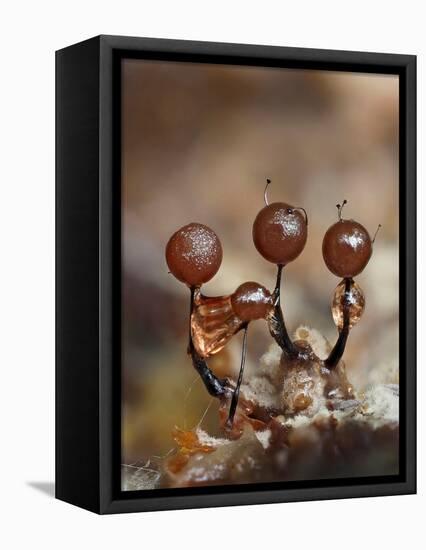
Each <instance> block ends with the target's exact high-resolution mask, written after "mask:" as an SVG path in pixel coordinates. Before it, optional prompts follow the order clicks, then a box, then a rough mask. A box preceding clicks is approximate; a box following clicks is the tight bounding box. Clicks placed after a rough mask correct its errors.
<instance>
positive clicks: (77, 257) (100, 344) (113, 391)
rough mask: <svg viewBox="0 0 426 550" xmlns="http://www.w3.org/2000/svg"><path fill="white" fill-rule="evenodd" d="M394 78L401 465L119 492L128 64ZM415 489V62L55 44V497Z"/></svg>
mask: <svg viewBox="0 0 426 550" xmlns="http://www.w3.org/2000/svg"><path fill="white" fill-rule="evenodd" d="M128 57H137V58H142V59H163V60H175V61H179V60H180V61H197V62H202V63H225V64H238V65H260V66H269V67H291V68H302V69H323V70H333V71H352V72H364V73H384V74H397V75H398V76H399V90H400V94H399V95H400V115H399V116H400V120H399V122H400V146H399V159H400V160H399V162H400V173H399V176H400V178H399V182H400V185H399V188H400V252H401V253H400V266H399V267H400V473H399V475H398V476H380V477H375V478H358V479H347V478H346V479H339V480H337V479H336V480H320V481H309V482H308V481H301V482H285V483H280V482H277V483H273V484H271V483H269V484H254V485H248V486H240V485H236V486H226V487H206V488H202V489H201V488H185V489H156V490H147V491H137V492H133V491H131V492H126V493H124V492H121V491H120V480H119V477H120V462H121V461H120V452H121V443H120V411H121V403H120V322H121V321H120V319H121V315H120V307H121V304H120V271H121V256H120V243H121V237H120V214H121V212H120V210H121V208H120V198H121V194H120V60H121V59H122V58H128ZM415 492H416V57H415V56H413V55H396V54H383V53H365V52H349V51H332V50H313V49H301V48H283V47H273V46H253V45H240V44H222V43H209V42H190V41H180V40H163V39H151V38H130V37H119V36H98V37H95V38H92V39H90V40H87V41H84V42H81V43H79V44H76V45H73V46H70V47H67V48H64V49H62V50H59V51H58V52H56V498H58V499H61V500H64V501H67V502H70V503H72V504H75V505H77V506H81V507H83V508H86V509H88V510H91V511H93V512H97V513H101V514H104V513H117V512H136V511H147V510H167V509H177V508H195V507H208V506H229V505H237V504H259V503H271V502H289V501H301V500H314V499H316V500H318V499H333V498H350V497H367V496H380V495H397V494H408V493H415Z"/></svg>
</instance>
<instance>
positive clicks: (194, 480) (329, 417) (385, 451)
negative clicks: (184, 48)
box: [124, 326, 399, 489]
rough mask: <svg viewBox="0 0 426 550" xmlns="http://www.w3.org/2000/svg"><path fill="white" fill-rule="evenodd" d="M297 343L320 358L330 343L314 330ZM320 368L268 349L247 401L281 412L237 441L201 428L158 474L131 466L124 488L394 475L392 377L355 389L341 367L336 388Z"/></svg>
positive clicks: (245, 393)
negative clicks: (190, 444) (300, 406)
mask: <svg viewBox="0 0 426 550" xmlns="http://www.w3.org/2000/svg"><path fill="white" fill-rule="evenodd" d="M295 340H296V341H298V342H302V341H304V342H305V343H308V344H309V346H310V348H311V349H312V351H313V352H314V354H315V356H316V357H317V359H318V358H319V359H324V358H325V357H326V356H327V355H328V353H329V350H330V345H329V343H328V342H327V341H326V340H325V339H324V337H323V336H322V335H321V334H320V333H319V332H318V331H316V330H314V329H311V328H309V327H305V326H303V327H299V328H298V329H297V331H296V333H295ZM322 365H323V364H322V362H321V361H318V360H316V361H315V360H314V361H306V363H304V362H302V364H300V362H299V363H297V364H293V365H292V364H290V365H288V364H286V361H285V359H284V358H283V356H282V353H281V350H280V349H279V348H278V346H277V345H276V344H273V345H271V346H270V348H269V350H268V351H267V352H266V353H265V354H264V355H263V357H262V358H261V361H260V365H259V370H258V371H257V372H256V374H255V375H254V376H252V377H251V378H250V380H248V381H247V382H246V383H245V384H244V385H243V386H242V387H241V396H242V398H243V399H244V400H246V401H247V402H251V403H256V404H257V406H258V407H259V410H269V411H277V412H276V413H274V414H272V413H271V418H270V419H269V420H268V421H267V422H266V423H265V424H264V425H263V426H258V425H255V426H254V427H253V425H252V424H251V423H250V422H246V423H245V424H243V428H242V435H241V437H239V438H237V439H229V438H225V437H222V438H216V437H213V436H211V435H209V434H207V433H206V432H205V431H203V430H202V429H200V428H198V429H197V430H196V431H195V432H194V434H193V438H194V439H195V441H196V444H195V447H193V448H192V449H189V450H188V449H182V447H179V446H178V447H177V449H176V450H175V453H176V454H174V455H172V456H170V457H168V458H166V459H164V460H162V461H160V462H159V463H158V470H157V471H156V472H155V471H152V468H149V467H148V468H144V469H138V470H137V471H132V469H128V471H127V472H125V476H124V478H125V482H124V483H125V485H126V486H127V487H129V488H132V489H137V488H140V489H148V488H155V487H185V486H198V485H210V484H219V485H223V484H229V483H256V482H269V481H288V480H313V479H321V478H336V477H358V476H371V475H387V474H395V473H397V472H398V436H399V418H398V414H399V385H398V384H396V383H394V381H395V377H394V376H392V377H391V379H389V380H386V379H384V378H383V377H382V379H381V380H380V383H375V384H372V385H370V386H367V387H366V388H360V389H358V390H353V389H352V388H351V387H350V386H348V383H347V379H346V375H345V372H344V364H343V363H342V362H341V363H340V365H339V366H338V369H339V370H338V371H337V373H336V375H333V376H336V378H335V379H333V380H332V381H333V383H334V387H333V384H332V385H331V386H330V382H329V380H328V378H327V373H325V372H324V370H323V369H324V367H323V366H322ZM283 374H284V379H283ZM283 380H284V381H283ZM341 381H342V383H341ZM348 387H349V388H350V391H349V392H348ZM342 388H343V389H342ZM301 390H302V393H303V395H305V396H306V398H307V401H306V402H304V401H303V400H302V401H303V403H302V404H303V410H298V407H297V403H298V401H297V399H295V397H296V395H298V394H300V391H301ZM198 449H200V450H198ZM150 470H151V471H150ZM126 480H127V481H126Z"/></svg>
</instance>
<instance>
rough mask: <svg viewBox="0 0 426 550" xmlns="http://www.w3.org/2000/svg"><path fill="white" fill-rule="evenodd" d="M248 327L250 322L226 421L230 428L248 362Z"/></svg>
mask: <svg viewBox="0 0 426 550" xmlns="http://www.w3.org/2000/svg"><path fill="white" fill-rule="evenodd" d="M247 329H248V323H247V324H246V325H245V326H244V336H243V349H242V353H241V366H240V373H239V375H238V381H237V385H236V387H235V390H234V394H233V396H232V401H231V406H230V408H229V415H228V420H227V421H226V427H227V428H228V429H231V428H232V424H233V423H234V416H235V411H236V410H237V405H238V398H239V395H240V386H241V382H242V380H243V373H244V365H245V363H246V355H247Z"/></svg>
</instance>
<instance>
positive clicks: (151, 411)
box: [120, 59, 399, 491]
mask: <svg viewBox="0 0 426 550" xmlns="http://www.w3.org/2000/svg"><path fill="white" fill-rule="evenodd" d="M121 63H122V66H121V182H120V185H121V247H122V248H121V257H122V265H121V280H122V284H121V304H122V306H121V387H122V393H121V488H122V490H123V491H139V490H152V489H162V488H186V487H205V486H235V485H242V484H261V483H273V482H281V483H282V482H298V481H303V482H314V481H316V480H336V479H354V478H363V479H366V480H367V481H368V478H369V477H370V478H371V477H373V476H388V475H397V474H398V473H399V441H398V437H399V245H398V235H399V204H398V197H399V158H398V151H399V127H398V121H399V109H398V105H399V80H398V76H395V75H384V74H375V73H356V72H340V71H339V72H334V71H325V70H301V69H288V68H277V67H258V66H240V65H222V64H207V63H191V62H171V61H160V60H143V59H123V60H122V62H121Z"/></svg>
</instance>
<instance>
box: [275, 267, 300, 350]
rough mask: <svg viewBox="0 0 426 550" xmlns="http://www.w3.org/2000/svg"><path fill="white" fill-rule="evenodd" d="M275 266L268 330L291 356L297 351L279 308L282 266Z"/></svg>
mask: <svg viewBox="0 0 426 550" xmlns="http://www.w3.org/2000/svg"><path fill="white" fill-rule="evenodd" d="M277 267H278V271H277V281H276V284H275V289H274V292H273V295H272V296H273V304H274V308H273V310H272V313H271V314H270V315H269V318H268V325H269V332H270V333H271V336H272V337H273V338H274V340H275V341H276V342H277V344H278V345H279V346H280V348H281V349H282V350H283V351H284V353H286V354H287V355H289V356H293V355H295V354H296V353H297V350H296V348H295V347H294V344H293V342H292V341H291V339H290V336H289V335H288V332H287V327H286V326H285V322H284V316H283V312H282V309H281V277H282V271H283V267H284V266H283V265H278V266H277Z"/></svg>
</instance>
